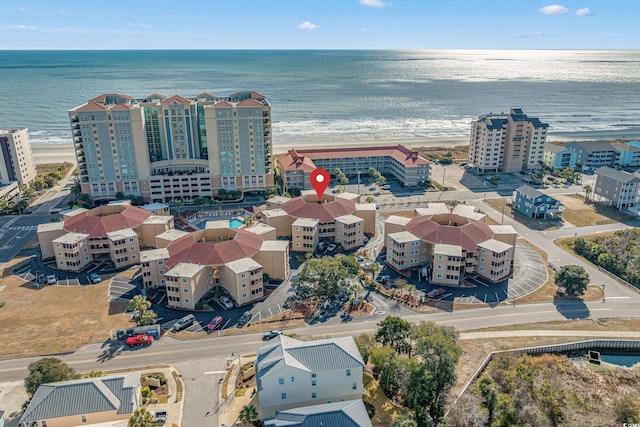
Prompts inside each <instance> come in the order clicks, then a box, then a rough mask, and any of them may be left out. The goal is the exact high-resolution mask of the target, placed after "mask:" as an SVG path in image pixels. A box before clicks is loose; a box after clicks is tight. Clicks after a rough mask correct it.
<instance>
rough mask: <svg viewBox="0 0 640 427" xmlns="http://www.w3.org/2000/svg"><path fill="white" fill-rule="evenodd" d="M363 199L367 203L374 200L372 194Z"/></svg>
mask: <svg viewBox="0 0 640 427" xmlns="http://www.w3.org/2000/svg"><path fill="white" fill-rule="evenodd" d="M364 201H365V202H367V203H373V202H375V201H376V199H374V198H373V196H368V197H367V198H366V199H364Z"/></svg>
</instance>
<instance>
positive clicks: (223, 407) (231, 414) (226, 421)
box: [218, 356, 260, 427]
mask: <svg viewBox="0 0 640 427" xmlns="http://www.w3.org/2000/svg"><path fill="white" fill-rule="evenodd" d="M255 360H256V357H255V356H251V357H244V356H241V357H240V358H239V360H234V361H233V362H232V363H231V366H230V367H229V369H230V370H231V372H230V374H229V382H228V383H227V399H226V400H223V399H222V387H220V396H219V397H218V402H220V404H219V405H220V407H219V412H218V422H219V424H220V427H231V426H235V425H236V422H237V420H238V416H239V414H240V410H241V409H242V408H243V407H244V406H245V405H249V404H251V405H253V406H254V407H255V408H256V411H258V413H260V406H259V403H258V393H257V392H256V393H255V394H254V395H253V396H252V395H251V394H252V390H253V387H249V388H248V389H246V392H245V394H244V396H238V397H236V396H235V384H236V380H237V378H238V374H239V373H240V367H241V366H242V365H243V364H247V363H249V362H255Z"/></svg>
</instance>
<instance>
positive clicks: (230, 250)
mask: <svg viewBox="0 0 640 427" xmlns="http://www.w3.org/2000/svg"><path fill="white" fill-rule="evenodd" d="M207 231H209V230H199V231H194V232H192V233H189V234H187V235H186V236H182V237H180V238H179V239H176V240H174V241H173V242H171V243H170V244H169V246H167V250H168V251H169V259H167V261H166V263H167V264H168V265H169V267H170V268H172V267H174V266H175V265H178V264H179V263H181V262H188V263H192V264H201V265H221V264H225V263H228V262H232V261H237V260H239V259H242V258H248V257H252V256H254V255H255V254H257V253H258V252H259V251H260V248H261V247H262V242H263V240H262V238H261V237H260V236H258V235H257V234H254V233H252V232H250V231H246V230H242V229H238V230H234V232H235V233H236V234H235V237H234V238H233V239H232V240H225V241H221V242H202V238H203V237H205V236H206V234H207Z"/></svg>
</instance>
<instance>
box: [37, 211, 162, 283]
mask: <svg viewBox="0 0 640 427" xmlns="http://www.w3.org/2000/svg"><path fill="white" fill-rule="evenodd" d="M171 229H173V217H171V216H156V215H154V214H153V213H151V212H149V211H146V210H144V209H140V208H137V207H134V206H129V205H127V204H122V203H118V204H113V205H106V206H101V207H98V208H94V209H91V210H87V209H82V208H80V209H75V210H72V211H69V212H65V213H64V214H63V215H62V221H60V222H56V223H47V224H40V225H39V226H38V241H39V243H40V250H41V253H42V259H51V258H55V260H56V268H58V269H59V270H65V271H80V270H82V269H83V268H84V267H85V266H86V265H87V264H89V263H91V262H92V261H94V260H110V261H111V262H112V263H113V264H114V266H115V267H116V268H120V267H125V266H129V265H135V264H139V263H140V246H141V245H143V246H145V247H151V248H155V247H156V243H155V241H156V235H157V233H162V232H166V231H168V230H171Z"/></svg>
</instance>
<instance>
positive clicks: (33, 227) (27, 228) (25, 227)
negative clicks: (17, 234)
mask: <svg viewBox="0 0 640 427" xmlns="http://www.w3.org/2000/svg"><path fill="white" fill-rule="evenodd" d="M37 229H38V226H37V225H22V226H18V227H4V228H3V230H9V231H18V230H20V231H35V230H37Z"/></svg>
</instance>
